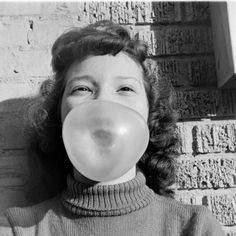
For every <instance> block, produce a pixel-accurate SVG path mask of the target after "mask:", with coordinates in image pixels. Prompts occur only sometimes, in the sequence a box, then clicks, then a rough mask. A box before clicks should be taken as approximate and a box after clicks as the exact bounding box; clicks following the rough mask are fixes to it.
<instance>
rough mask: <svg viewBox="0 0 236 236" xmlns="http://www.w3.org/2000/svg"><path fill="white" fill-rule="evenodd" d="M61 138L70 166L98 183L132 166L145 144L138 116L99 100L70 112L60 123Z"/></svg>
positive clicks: (146, 137) (144, 130)
mask: <svg viewBox="0 0 236 236" xmlns="http://www.w3.org/2000/svg"><path fill="white" fill-rule="evenodd" d="M62 135H63V141H64V145H65V148H66V151H67V154H68V157H69V159H70V161H71V163H72V164H73V166H74V167H75V168H76V169H77V170H78V171H79V172H80V173H81V174H82V175H84V176H85V177H87V178H88V179H91V180H94V181H99V182H104V181H110V180H113V179H116V178H119V177H121V176H122V175H124V174H125V173H126V172H127V171H128V170H130V169H131V168H132V167H133V166H135V164H136V163H137V162H138V160H139V159H140V157H141V156H142V155H143V153H144V152H145V150H146V148H147V145H148V141H149V130H148V127H147V123H146V121H145V120H144V119H143V117H142V116H141V115H140V114H138V113H137V112H136V111H134V110H133V109H130V108H128V107H126V106H123V105H120V104H118V103H114V102H108V101H99V100H93V101H88V102H84V103H82V104H80V105H78V106H76V107H75V108H74V109H72V110H71V111H70V112H69V113H68V115H67V116H66V118H65V120H64V123H63V130H62Z"/></svg>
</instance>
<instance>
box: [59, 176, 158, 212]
mask: <svg viewBox="0 0 236 236" xmlns="http://www.w3.org/2000/svg"><path fill="white" fill-rule="evenodd" d="M153 197H154V192H153V191H152V190H151V189H150V188H148V187H147V186H146V184H145V177H144V175H143V174H142V172H137V175H136V177H135V178H134V179H132V180H130V181H128V182H125V183H121V184H115V185H95V186H91V185H88V184H83V183H79V182H77V181H76V180H75V179H74V178H73V177H72V176H71V175H69V176H68V178H67V189H66V190H65V191H64V192H63V194H62V204H63V205H64V206H65V207H66V208H67V209H68V210H69V211H71V212H73V213H74V214H77V215H83V216H115V215H123V214H128V213H130V212H132V211H136V210H139V209H141V208H143V207H145V206H147V205H148V204H150V202H151V201H152V199H153Z"/></svg>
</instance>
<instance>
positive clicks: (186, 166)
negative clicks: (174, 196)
mask: <svg viewBox="0 0 236 236" xmlns="http://www.w3.org/2000/svg"><path fill="white" fill-rule="evenodd" d="M177 183H178V185H177V188H178V189H207V188H228V187H236V159H235V154H224V155H219V154H217V155H208V156H207V158H206V157H205V156H197V158H196V157H195V158H193V157H190V158H188V159H187V158H182V159H181V160H179V161H178V174H177Z"/></svg>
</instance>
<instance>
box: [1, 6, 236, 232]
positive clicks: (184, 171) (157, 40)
mask: <svg viewBox="0 0 236 236" xmlns="http://www.w3.org/2000/svg"><path fill="white" fill-rule="evenodd" d="M102 19H111V20H113V21H115V22H117V23H120V24H123V25H126V26H127V27H128V28H129V29H130V31H131V32H132V34H134V35H136V36H137V37H138V38H140V39H144V40H146V41H147V42H148V44H149V46H150V51H149V56H150V57H151V58H154V59H155V60H156V62H157V67H156V68H155V73H156V74H157V76H164V77H165V78H167V79H168V80H169V81H171V83H172V84H173V85H174V87H175V90H176V96H177V102H176V107H178V108H179V110H180V116H181V119H180V121H179V123H178V132H179V133H180V135H181V137H182V146H181V148H180V150H179V151H180V154H181V156H180V159H179V163H180V165H179V174H178V176H177V185H176V188H177V190H176V191H177V196H176V198H177V199H178V200H180V201H183V202H187V203H190V204H202V205H206V206H208V207H209V209H210V210H211V211H212V213H213V214H214V215H215V216H216V217H217V219H218V220H219V221H220V222H221V224H222V225H223V227H224V229H225V231H226V232H227V233H228V235H229V236H235V235H236V191H235V190H236V118H235V117H236V116H235V115H236V91H235V90H230V89H228V90H219V89H218V88H217V78H216V71H215V61H214V52H213V42H212V32H211V22H210V12H209V4H208V3H207V2H183V3H180V2H175V3H173V2H172V3H170V2H163V3H161V2H137V3H135V2H121V3H118V2H112V3H111V2H102V3H99V2H95V3H94V2H89V3H88V2H87V3H82V2H80V3H76V2H72V3H68V2H67V3H63V2H59V3H55V2H54V3H46V2H42V3H30V2H29V3H10V2H1V3H0V34H1V38H0V55H1V59H0V121H1V122H0V176H1V178H0V193H1V194H0V203H1V204H0V205H1V206H0V209H4V208H6V207H8V206H12V205H21V206H24V205H27V204H28V202H36V201H37V200H38V201H39V200H40V199H42V198H44V197H45V195H44V193H42V192H40V190H39V189H40V188H39V187H38V186H40V185H45V184H46V182H45V179H44V178H43V177H40V176H42V171H43V170H42V168H40V165H39V163H38V162H36V159H34V157H33V156H32V155H29V153H28V152H27V139H26V138H25V137H26V136H27V133H26V131H25V126H27V124H26V122H24V120H23V119H22V114H23V113H24V107H25V105H26V104H27V102H28V100H29V99H30V98H31V97H32V96H34V95H35V94H37V93H38V92H39V87H40V85H41V84H42V82H43V81H44V80H46V79H47V78H49V77H50V76H51V74H52V72H51V68H50V48H51V46H52V43H53V42H54V40H55V39H56V38H57V37H58V36H59V35H60V34H61V33H62V32H63V31H64V30H66V29H68V28H69V27H72V26H84V25H86V24H88V23H93V22H96V21H98V20H102ZM16 196H17V197H16Z"/></svg>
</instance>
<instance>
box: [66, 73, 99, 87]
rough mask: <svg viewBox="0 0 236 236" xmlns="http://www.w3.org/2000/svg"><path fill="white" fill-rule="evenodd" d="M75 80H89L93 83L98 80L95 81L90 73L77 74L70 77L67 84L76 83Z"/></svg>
mask: <svg viewBox="0 0 236 236" xmlns="http://www.w3.org/2000/svg"><path fill="white" fill-rule="evenodd" d="M75 81H89V82H91V83H92V84H95V83H96V82H95V81H94V79H93V77H91V76H89V75H82V76H76V77H73V78H72V79H70V80H69V81H68V82H67V86H69V85H71V84H72V83H74V82H75Z"/></svg>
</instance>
